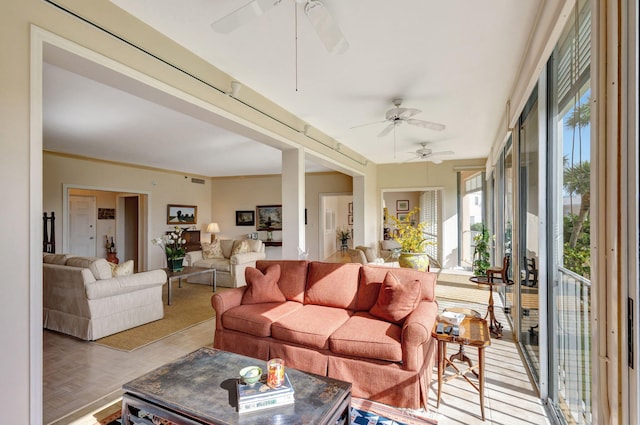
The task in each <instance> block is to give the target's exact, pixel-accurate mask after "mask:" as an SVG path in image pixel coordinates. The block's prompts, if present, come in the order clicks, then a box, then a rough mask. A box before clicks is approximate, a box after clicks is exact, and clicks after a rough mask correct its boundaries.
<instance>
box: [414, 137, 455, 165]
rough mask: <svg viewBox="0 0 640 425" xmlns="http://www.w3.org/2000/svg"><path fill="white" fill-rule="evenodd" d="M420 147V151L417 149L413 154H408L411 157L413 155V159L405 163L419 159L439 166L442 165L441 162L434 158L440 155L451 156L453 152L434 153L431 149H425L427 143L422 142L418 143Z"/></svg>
mask: <svg viewBox="0 0 640 425" xmlns="http://www.w3.org/2000/svg"><path fill="white" fill-rule="evenodd" d="M420 146H422V147H421V148H420V149H418V150H417V151H415V152H409V153H411V154H413V155H415V156H416V157H415V158H411V159H409V160H407V161H405V162H409V161H413V160H416V159H421V160H423V161H425V160H426V161H431V162H433V163H434V164H440V163H442V160H441V159H440V158H434V157H437V156H440V155H453V154H454V153H455V152H453V151H440V152H434V151H433V150H432V149H430V148H428V147H427V143H425V142H422V143H420Z"/></svg>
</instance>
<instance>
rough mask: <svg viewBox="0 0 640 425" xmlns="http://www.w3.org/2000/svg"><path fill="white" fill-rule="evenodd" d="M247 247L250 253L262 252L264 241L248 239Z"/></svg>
mask: <svg viewBox="0 0 640 425" xmlns="http://www.w3.org/2000/svg"><path fill="white" fill-rule="evenodd" d="M247 245H248V246H249V252H260V251H262V241H261V240H260V239H247Z"/></svg>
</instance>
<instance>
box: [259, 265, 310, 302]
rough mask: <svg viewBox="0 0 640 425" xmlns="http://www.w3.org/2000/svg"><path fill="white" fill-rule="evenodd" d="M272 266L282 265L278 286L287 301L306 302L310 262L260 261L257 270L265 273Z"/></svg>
mask: <svg viewBox="0 0 640 425" xmlns="http://www.w3.org/2000/svg"><path fill="white" fill-rule="evenodd" d="M271 264H278V265H280V280H279V281H278V286H279V287H280V290H281V291H282V293H283V294H284V296H285V297H286V298H287V300H289V301H297V302H299V303H302V302H304V288H305V286H306V284H307V269H308V267H309V262H308V261H306V260H258V261H256V268H257V269H259V270H261V271H262V272H263V273H264V271H265V269H266V268H267V267H269V266H270V265H271Z"/></svg>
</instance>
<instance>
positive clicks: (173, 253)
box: [151, 226, 187, 272]
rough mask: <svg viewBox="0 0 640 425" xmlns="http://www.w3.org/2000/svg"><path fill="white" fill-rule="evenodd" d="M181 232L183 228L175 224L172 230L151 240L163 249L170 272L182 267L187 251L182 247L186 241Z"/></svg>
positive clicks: (180, 269)
mask: <svg viewBox="0 0 640 425" xmlns="http://www.w3.org/2000/svg"><path fill="white" fill-rule="evenodd" d="M182 232H183V229H181V228H180V227H178V226H175V227H174V230H173V231H172V232H170V233H167V234H166V235H162V236H160V237H157V238H154V239H152V240H151V242H152V243H153V244H154V245H158V246H159V247H160V248H162V250H163V251H164V253H165V255H166V256H167V268H169V270H170V271H172V272H179V271H182V270H183V269H184V266H183V264H182V263H183V261H184V256H185V254H186V253H187V250H186V249H185V247H184V245H185V244H186V243H187V241H186V240H185V239H183V238H182Z"/></svg>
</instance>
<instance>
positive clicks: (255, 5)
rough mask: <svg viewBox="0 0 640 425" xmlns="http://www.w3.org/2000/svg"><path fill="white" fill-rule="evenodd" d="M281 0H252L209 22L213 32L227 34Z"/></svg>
mask: <svg viewBox="0 0 640 425" xmlns="http://www.w3.org/2000/svg"><path fill="white" fill-rule="evenodd" d="M281 1H282V0H253V1H251V2H249V3H247V4H245V5H244V6H242V7H240V8H238V9H236V10H234V11H233V12H231V13H230V14H228V15H226V16H223V17H222V18H220V19H218V20H217V21H215V22H214V23H212V24H211V28H213V30H214V31H215V32H219V33H222V34H228V33H230V32H231V31H233V30H235V29H236V28H239V27H241V26H242V25H244V24H246V23H247V22H249V21H251V20H252V19H253V18H256V17H258V16H260V15H262V14H263V13H265V12H266V11H267V10H269V9H271V8H273V7H274V6H277V5H278V4H279V3H280V2H281Z"/></svg>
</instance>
